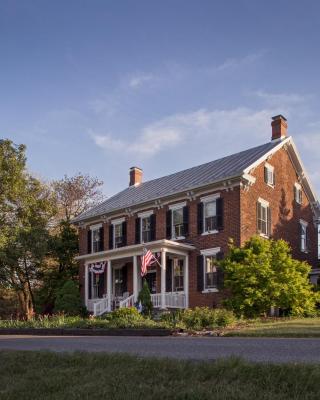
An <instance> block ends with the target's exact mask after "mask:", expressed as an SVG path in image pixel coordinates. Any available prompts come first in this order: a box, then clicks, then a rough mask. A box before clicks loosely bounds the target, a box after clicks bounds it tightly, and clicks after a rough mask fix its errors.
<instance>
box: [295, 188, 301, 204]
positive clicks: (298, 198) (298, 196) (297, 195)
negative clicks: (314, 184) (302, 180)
mask: <svg viewBox="0 0 320 400" xmlns="http://www.w3.org/2000/svg"><path fill="white" fill-rule="evenodd" d="M294 199H295V201H296V203H298V204H302V187H301V185H300V184H299V183H295V184H294Z"/></svg>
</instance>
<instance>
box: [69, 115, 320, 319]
mask: <svg viewBox="0 0 320 400" xmlns="http://www.w3.org/2000/svg"><path fill="white" fill-rule="evenodd" d="M271 125H272V139H271V141H270V142H268V143H265V144H262V145H260V146H257V147H254V148H251V149H248V150H245V151H241V152H239V153H236V154H232V155H229V156H226V157H224V158H221V159H218V160H215V161H212V162H209V163H206V164H203V165H199V166H196V167H192V168H189V169H186V170H184V171H181V172H177V173H174V174H172V175H168V176H164V177H161V178H158V179H153V180H151V181H148V182H143V179H142V170H141V169H140V168H137V167H132V168H131V169H130V183H129V187H127V188H126V189H124V190H123V191H121V192H120V193H118V194H116V195H114V196H113V197H110V198H109V199H107V200H106V201H104V202H103V203H102V204H100V205H98V206H96V207H93V208H92V209H91V210H89V211H87V212H85V213H84V214H82V215H80V216H79V217H77V218H76V219H75V220H74V223H75V224H77V225H78V227H79V235H80V255H79V257H77V259H78V260H79V262H80V273H79V276H80V284H81V295H82V298H83V300H84V303H85V304H86V306H87V308H88V309H89V310H90V311H93V312H94V313H95V314H96V315H99V314H101V313H103V312H105V311H108V310H111V309H113V308H114V307H115V305H117V306H120V307H126V306H130V305H133V304H134V302H135V301H136V299H137V296H138V293H139V290H140V288H141V285H142V278H141V274H140V270H141V255H142V253H143V251H144V249H145V248H147V249H150V250H151V251H152V252H153V253H154V254H156V255H157V257H158V259H159V264H160V265H161V267H160V265H158V264H154V266H153V267H150V268H149V269H148V273H147V275H146V276H145V278H144V279H146V280H147V282H148V285H149V288H150V291H151V294H152V302H153V305H154V307H159V308H170V307H172V308H186V307H195V306H210V307H215V306H217V305H219V302H220V301H221V298H222V297H223V296H224V291H223V276H222V274H221V272H220V270H219V268H218V267H217V260H219V259H221V258H223V257H224V254H226V253H227V252H228V241H229V239H230V238H232V239H233V240H234V243H235V245H242V244H244V242H245V241H246V240H248V239H249V238H250V237H251V236H253V235H255V234H259V235H261V236H262V237H264V238H266V239H268V238H269V237H273V238H275V239H278V238H283V239H285V240H286V241H288V242H289V243H290V245H291V247H292V253H293V256H294V257H295V258H297V259H300V260H306V261H307V262H308V263H309V264H310V265H311V266H312V267H313V271H312V274H311V279H312V280H313V281H316V279H317V275H318V273H319V269H317V266H318V262H319V261H318V260H319V257H320V251H319V247H318V246H319V245H318V229H319V228H318V227H319V223H320V207H319V202H318V201H317V198H316V195H315V192H314V191H313V189H312V186H311V183H310V180H309V178H308V176H307V173H306V171H305V169H304V167H303V165H302V162H301V159H300V157H299V154H298V152H297V149H296V146H295V144H294V142H293V140H292V138H291V137H288V136H287V122H286V119H285V118H284V117H283V116H281V115H278V116H276V117H274V118H273V119H272V124H271ZM98 272H99V273H98Z"/></svg>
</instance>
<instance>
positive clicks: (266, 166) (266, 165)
mask: <svg viewBox="0 0 320 400" xmlns="http://www.w3.org/2000/svg"><path fill="white" fill-rule="evenodd" d="M264 166H265V168H267V169H268V170H269V171H272V180H273V182H272V183H269V182H267V185H268V186H270V187H272V188H274V166H273V165H270V164H269V163H267V162H266V163H265V164H264Z"/></svg>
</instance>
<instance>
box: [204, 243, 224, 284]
mask: <svg viewBox="0 0 320 400" xmlns="http://www.w3.org/2000/svg"><path fill="white" fill-rule="evenodd" d="M219 252H220V247H217V248H214V249H207V250H202V251H201V254H202V256H203V288H204V290H203V291H204V292H217V291H218V263H217V254H218V253H219Z"/></svg>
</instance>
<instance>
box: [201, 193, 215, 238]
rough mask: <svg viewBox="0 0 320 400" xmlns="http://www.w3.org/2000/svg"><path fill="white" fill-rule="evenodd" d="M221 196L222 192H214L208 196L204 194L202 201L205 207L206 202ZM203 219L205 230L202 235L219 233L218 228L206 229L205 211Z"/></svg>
mask: <svg viewBox="0 0 320 400" xmlns="http://www.w3.org/2000/svg"><path fill="white" fill-rule="evenodd" d="M219 198H220V193H214V194H210V195H208V196H204V197H201V198H200V201H201V203H203V207H205V204H206V203H210V202H211V201H216V200H217V199H219ZM202 218H203V220H202V226H203V228H202V229H203V232H202V233H201V235H202V236H206V235H214V234H216V233H219V231H218V230H217V229H213V230H211V231H205V230H204V228H205V226H206V217H205V213H204V212H203V217H202Z"/></svg>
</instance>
